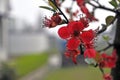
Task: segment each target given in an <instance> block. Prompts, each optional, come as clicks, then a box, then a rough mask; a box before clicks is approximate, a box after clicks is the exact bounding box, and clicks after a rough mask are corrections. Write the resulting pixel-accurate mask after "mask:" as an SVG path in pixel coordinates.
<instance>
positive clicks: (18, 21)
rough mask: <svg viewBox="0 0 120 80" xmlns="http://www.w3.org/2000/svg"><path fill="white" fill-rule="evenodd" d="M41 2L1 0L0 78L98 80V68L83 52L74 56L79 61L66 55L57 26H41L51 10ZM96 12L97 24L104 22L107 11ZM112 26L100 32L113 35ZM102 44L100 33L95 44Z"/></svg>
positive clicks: (39, 0)
mask: <svg viewBox="0 0 120 80" xmlns="http://www.w3.org/2000/svg"><path fill="white" fill-rule="evenodd" d="M66 1H69V0H66ZM104 1H105V0H104ZM104 1H102V3H105V2H104ZM40 5H46V3H45V2H43V1H42V0H0V80H101V79H102V78H101V77H102V75H101V73H100V71H98V69H97V68H93V67H90V66H87V65H86V63H85V62H84V60H83V56H79V57H78V58H77V60H78V65H75V64H73V62H72V61H71V59H66V58H65V56H64V51H65V43H66V42H65V41H64V40H61V39H60V38H59V37H58V35H57V29H58V28H59V27H57V28H54V29H48V28H42V27H43V19H44V17H45V16H46V15H47V16H49V15H51V14H52V13H50V12H48V11H46V10H43V9H40V8H39V6H40ZM108 5H109V4H108ZM88 7H89V6H88ZM89 8H91V7H89ZM48 13H49V14H48ZM96 14H98V15H97V18H100V19H101V20H100V22H99V23H98V26H99V25H100V24H101V23H105V21H104V20H103V19H104V18H105V17H106V15H107V13H106V14H104V15H101V13H96ZM109 14H112V13H109ZM101 16H102V17H101ZM95 24H96V23H95ZM92 26H93V25H92ZM92 28H93V27H92ZM112 29H113V28H109V30H107V32H105V33H103V34H102V35H109V34H110V33H111V34H110V35H111V38H112V37H114V34H113V33H114V30H113V31H112V32H110V30H112ZM112 41H113V39H111V42H112ZM104 44H105V41H104V40H102V36H99V37H98V42H97V43H96V45H100V46H99V47H98V48H103V46H104ZM106 46H107V45H106ZM104 47H105V46H104ZM109 52H111V51H110V50H109ZM106 72H109V69H106Z"/></svg>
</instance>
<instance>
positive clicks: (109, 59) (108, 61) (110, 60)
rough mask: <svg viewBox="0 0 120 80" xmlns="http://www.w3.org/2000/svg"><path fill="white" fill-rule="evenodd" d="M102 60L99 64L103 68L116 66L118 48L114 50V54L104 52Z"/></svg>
mask: <svg viewBox="0 0 120 80" xmlns="http://www.w3.org/2000/svg"><path fill="white" fill-rule="evenodd" d="M101 56H102V60H101V61H100V62H99V66H100V67H102V68H105V67H107V68H114V67H115V66H116V65H115V64H116V61H117V55H116V50H113V52H112V55H107V54H106V53H102V54H101Z"/></svg>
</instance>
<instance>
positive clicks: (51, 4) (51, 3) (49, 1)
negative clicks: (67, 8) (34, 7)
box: [48, 0, 57, 10]
mask: <svg viewBox="0 0 120 80" xmlns="http://www.w3.org/2000/svg"><path fill="white" fill-rule="evenodd" d="M48 4H49V5H50V6H51V7H52V8H53V9H54V10H57V7H56V6H55V5H54V4H53V2H52V1H51V0H48Z"/></svg>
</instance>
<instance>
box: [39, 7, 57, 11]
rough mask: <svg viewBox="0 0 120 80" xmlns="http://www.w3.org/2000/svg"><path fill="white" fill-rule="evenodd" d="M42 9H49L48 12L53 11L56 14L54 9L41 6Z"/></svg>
mask: <svg viewBox="0 0 120 80" xmlns="http://www.w3.org/2000/svg"><path fill="white" fill-rule="evenodd" d="M39 7H40V8H43V9H47V10H50V11H53V12H55V10H54V9H52V8H50V7H47V6H39Z"/></svg>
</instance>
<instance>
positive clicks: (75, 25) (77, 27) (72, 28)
mask: <svg viewBox="0 0 120 80" xmlns="http://www.w3.org/2000/svg"><path fill="white" fill-rule="evenodd" d="M67 27H68V29H69V32H70V34H71V35H72V36H73V37H79V35H80V31H82V30H83V29H84V25H83V23H82V22H80V21H72V22H70V23H69V24H68V26H67Z"/></svg>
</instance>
